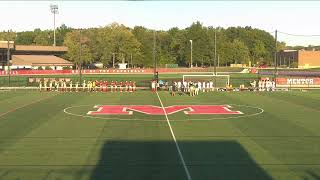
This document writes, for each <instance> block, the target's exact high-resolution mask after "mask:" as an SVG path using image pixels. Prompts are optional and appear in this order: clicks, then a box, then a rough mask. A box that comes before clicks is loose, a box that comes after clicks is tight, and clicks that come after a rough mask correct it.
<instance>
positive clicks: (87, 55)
mask: <svg viewBox="0 0 320 180" xmlns="http://www.w3.org/2000/svg"><path fill="white" fill-rule="evenodd" d="M80 41H81V57H80ZM89 43H90V38H89V36H88V35H87V32H86V31H82V32H81V39H80V31H79V30H73V31H71V32H69V33H67V34H66V37H65V41H64V45H65V46H67V47H68V53H67V54H66V57H67V58H68V59H69V60H70V61H72V62H74V63H75V64H76V65H77V66H79V65H80V64H83V63H88V62H92V53H91V51H90V48H89Z"/></svg>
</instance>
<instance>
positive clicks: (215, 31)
mask: <svg viewBox="0 0 320 180" xmlns="http://www.w3.org/2000/svg"><path fill="white" fill-rule="evenodd" d="M213 65H214V75H217V30H216V29H215V30H214V64H213Z"/></svg>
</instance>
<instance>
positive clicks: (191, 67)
mask: <svg viewBox="0 0 320 180" xmlns="http://www.w3.org/2000/svg"><path fill="white" fill-rule="evenodd" d="M192 43H193V41H192V39H190V48H191V49H190V68H192V48H193V47H192V46H193V44H192Z"/></svg>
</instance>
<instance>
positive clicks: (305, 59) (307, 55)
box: [277, 50, 320, 69]
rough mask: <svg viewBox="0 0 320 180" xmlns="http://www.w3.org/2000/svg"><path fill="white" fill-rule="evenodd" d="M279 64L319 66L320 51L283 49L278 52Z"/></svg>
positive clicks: (298, 66) (300, 66) (303, 66)
mask: <svg viewBox="0 0 320 180" xmlns="http://www.w3.org/2000/svg"><path fill="white" fill-rule="evenodd" d="M277 60H278V66H288V67H297V68H304V69H307V68H319V67H320V51H307V50H282V51H279V52H278V53H277Z"/></svg>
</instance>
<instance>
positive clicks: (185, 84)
mask: <svg viewBox="0 0 320 180" xmlns="http://www.w3.org/2000/svg"><path fill="white" fill-rule="evenodd" d="M182 84H183V92H187V81H183V83H182Z"/></svg>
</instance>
